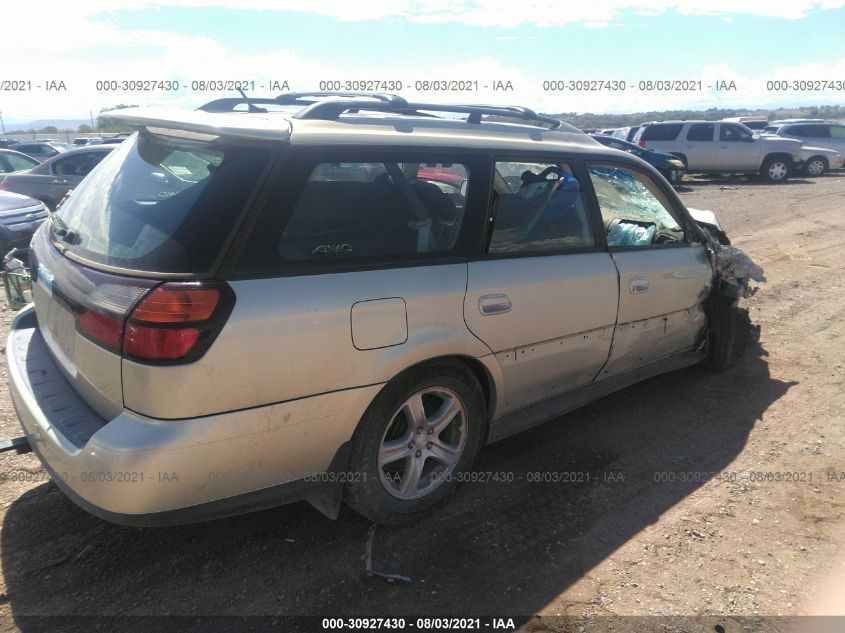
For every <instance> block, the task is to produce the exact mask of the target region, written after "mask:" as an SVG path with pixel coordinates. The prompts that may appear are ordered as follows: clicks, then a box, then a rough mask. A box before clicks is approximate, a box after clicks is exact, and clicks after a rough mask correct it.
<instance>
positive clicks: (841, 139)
mask: <svg viewBox="0 0 845 633" xmlns="http://www.w3.org/2000/svg"><path fill="white" fill-rule="evenodd" d="M766 133H768V134H776V135H777V136H781V137H783V138H790V139H798V140H799V141H803V142H804V144H805V145H811V146H813V147H824V148H827V149H831V150H834V151H836V152H839V153H840V154H843V155H845V123H837V122H836V121H824V120H822V119H785V120H783V121H772V122H771V123H770V124H769V126H768V127H767V128H766Z"/></svg>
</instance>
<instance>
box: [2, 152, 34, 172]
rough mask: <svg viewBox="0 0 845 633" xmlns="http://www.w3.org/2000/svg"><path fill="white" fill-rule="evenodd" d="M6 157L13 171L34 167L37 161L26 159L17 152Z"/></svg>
mask: <svg viewBox="0 0 845 633" xmlns="http://www.w3.org/2000/svg"><path fill="white" fill-rule="evenodd" d="M5 158H6V162H8V163H9V166H10V167H11V168H12V171H18V170H21V169H32V168H33V167H35V166H36V162H35V161H33V160H32V159H26V158H24V157H23V156H18V155H17V154H9V155H8V156H6V157H5Z"/></svg>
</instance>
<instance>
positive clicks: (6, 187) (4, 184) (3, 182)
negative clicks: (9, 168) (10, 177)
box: [0, 178, 9, 191]
mask: <svg viewBox="0 0 845 633" xmlns="http://www.w3.org/2000/svg"><path fill="white" fill-rule="evenodd" d="M0 189H4V190H6V191H8V190H9V183H7V182H6V179H5V178H4V179H3V180H0Z"/></svg>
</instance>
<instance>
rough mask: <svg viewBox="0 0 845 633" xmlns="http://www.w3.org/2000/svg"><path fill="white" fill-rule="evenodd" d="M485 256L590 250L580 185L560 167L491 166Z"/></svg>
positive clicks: (592, 241) (591, 240) (592, 240)
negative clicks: (490, 222)
mask: <svg viewBox="0 0 845 633" xmlns="http://www.w3.org/2000/svg"><path fill="white" fill-rule="evenodd" d="M493 189H494V192H495V193H494V198H493V218H494V219H493V222H494V223H493V233H492V236H491V238H490V248H489V250H488V252H490V253H519V252H544V251H556V250H565V249H573V248H591V247H593V246H595V237H594V236H593V229H592V226H591V225H590V218H589V215H588V213H587V205H586V203H585V198H584V194H583V192H582V191H581V183H579V182H578V180H577V179H576V178H575V177H574V176H573V175H572V171H571V170H570V168H569V167H568V166H567V165H565V164H562V163H561V164H548V163H542V164H541V163H519V162H499V163H496V172H495V174H494V183H493Z"/></svg>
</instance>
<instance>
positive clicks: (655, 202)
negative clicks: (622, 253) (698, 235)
mask: <svg viewBox="0 0 845 633" xmlns="http://www.w3.org/2000/svg"><path fill="white" fill-rule="evenodd" d="M589 173H590V178H591V180H592V182H593V188H594V189H595V192H596V197H597V198H598V201H599V207H600V208H601V214H602V220H603V221H604V227H605V230H606V231H607V243H608V246H611V247H613V246H617V247H621V246H650V245H652V244H667V243H673V242H683V241H684V232H683V229H682V228H681V226H680V224H679V223H678V221H677V220H676V219H675V218H674V216H673V215H672V212H671V209H672V207H671V204H670V203H669V201H668V200H666V198H665V196H664V195H663V192H661V191H660V188H659V187H658V186H657V184H656V183H655V182H654V181H653V180H652V179H651V178H650V177H649V176H647V175H645V174H641V173H639V172H635V171H632V170H629V169H625V168H622V167H609V166H603V165H593V166H590V167H589Z"/></svg>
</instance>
